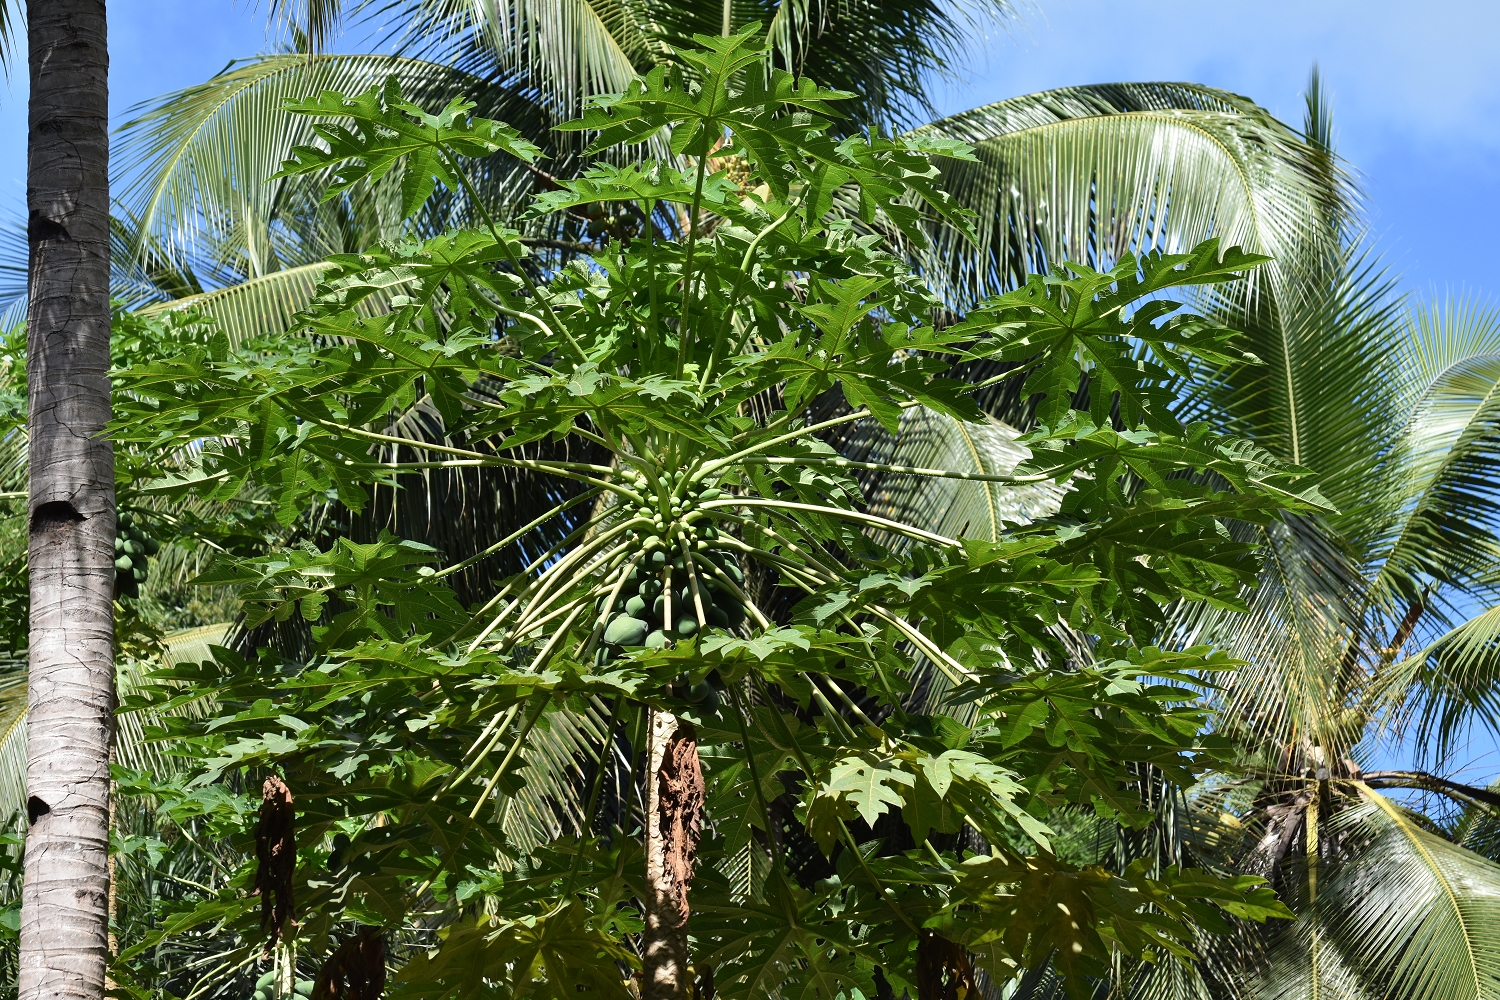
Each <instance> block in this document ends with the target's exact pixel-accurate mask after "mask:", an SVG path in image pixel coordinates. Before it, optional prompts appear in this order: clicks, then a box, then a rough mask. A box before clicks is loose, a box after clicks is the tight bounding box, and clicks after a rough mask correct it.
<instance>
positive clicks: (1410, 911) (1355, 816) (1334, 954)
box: [1259, 786, 1500, 1000]
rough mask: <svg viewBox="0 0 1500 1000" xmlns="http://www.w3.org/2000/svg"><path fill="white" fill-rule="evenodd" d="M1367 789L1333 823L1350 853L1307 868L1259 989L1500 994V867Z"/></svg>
mask: <svg viewBox="0 0 1500 1000" xmlns="http://www.w3.org/2000/svg"><path fill="white" fill-rule="evenodd" d="M1359 791H1360V795H1361V797H1362V799H1363V803H1362V804H1361V805H1360V806H1358V807H1355V808H1352V809H1349V810H1346V811H1344V812H1343V813H1341V814H1340V815H1339V816H1338V817H1336V818H1335V820H1334V821H1333V823H1332V824H1330V826H1331V830H1332V832H1333V833H1335V834H1336V835H1337V837H1338V839H1339V841H1340V843H1341V844H1342V845H1343V847H1344V849H1345V851H1344V856H1343V857H1342V859H1340V860H1338V861H1337V862H1333V861H1329V860H1326V859H1325V860H1322V861H1319V862H1318V864H1317V865H1316V868H1317V871H1316V874H1315V875H1314V874H1313V873H1312V872H1311V871H1309V873H1308V875H1306V876H1304V879H1303V883H1304V885H1305V887H1306V888H1305V894H1304V899H1303V904H1304V905H1303V908H1302V916H1301V918H1300V919H1299V920H1298V922H1297V924H1296V925H1295V927H1294V928H1293V929H1292V930H1291V932H1290V933H1288V934H1287V935H1286V936H1285V938H1284V939H1283V940H1282V941H1281V942H1279V944H1278V946H1277V947H1276V948H1275V949H1274V950H1273V951H1272V953H1271V956H1270V959H1271V960H1270V964H1269V968H1268V970H1267V972H1266V975H1265V977H1264V980H1263V982H1262V984H1261V987H1262V988H1261V991H1260V994H1259V995H1260V996H1262V997H1266V998H1273V997H1274V998H1278V1000H1280V998H1288V1000H1290V998H1291V997H1299V998H1300V997H1308V996H1328V997H1350V998H1354V997H1363V996H1366V995H1371V994H1374V995H1378V996H1381V997H1385V998H1390V1000H1428V998H1432V997H1445V998H1452V1000H1489V998H1494V997H1500V865H1496V864H1495V863H1494V862H1492V861H1489V860H1487V859H1485V858H1483V857H1480V856H1479V855H1477V854H1474V853H1472V852H1470V851H1467V850H1465V849H1464V848H1462V847H1459V846H1457V845H1456V844H1453V843H1451V842H1450V841H1448V840H1445V839H1443V838H1442V837H1440V836H1438V835H1437V834H1435V833H1433V832H1430V831H1429V830H1427V829H1424V828H1423V825H1422V824H1420V823H1419V822H1417V821H1416V820H1415V819H1414V818H1413V817H1412V816H1411V815H1410V814H1409V813H1407V812H1406V811H1405V810H1404V809H1403V808H1402V807H1401V806H1399V805H1398V804H1396V803H1395V802H1393V801H1391V800H1390V799H1387V798H1385V797H1384V796H1382V795H1380V794H1379V793H1377V792H1374V791H1372V790H1370V789H1369V788H1367V787H1364V786H1359ZM1314 894H1315V898H1313V897H1314ZM1320 991H1321V992H1320ZM1376 991H1378V992H1376Z"/></svg>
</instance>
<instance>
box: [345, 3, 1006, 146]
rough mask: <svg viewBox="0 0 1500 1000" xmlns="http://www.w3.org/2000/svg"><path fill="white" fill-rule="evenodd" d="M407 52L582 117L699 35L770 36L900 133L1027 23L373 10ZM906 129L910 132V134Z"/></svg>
mask: <svg viewBox="0 0 1500 1000" xmlns="http://www.w3.org/2000/svg"><path fill="white" fill-rule="evenodd" d="M361 6H362V8H363V9H364V10H365V11H366V13H367V15H368V16H369V17H370V18H371V19H372V20H374V21H378V22H383V23H386V24H394V25H397V26H398V27H397V28H396V29H395V30H394V31H392V32H390V33H389V35H390V38H391V40H393V41H394V42H395V43H396V45H397V46H398V48H399V50H400V51H402V52H405V53H407V54H412V55H420V56H422V57H424V58H428V59H432V60H433V61H436V62H443V63H447V64H449V65H454V66H458V67H460V68H462V69H464V70H467V71H469V72H472V73H475V74H477V75H480V76H485V77H492V76H496V75H499V76H508V77H514V78H517V79H524V80H526V81H527V82H528V84H529V85H530V86H531V87H533V88H535V89H536V91H537V92H538V93H539V94H541V95H542V98H543V100H544V102H545V103H546V104H547V106H548V107H550V108H552V109H553V110H554V111H555V113H557V114H559V115H561V116H564V117H572V116H575V115H577V114H578V113H579V111H580V110H581V109H582V107H583V105H584V102H585V101H586V100H587V99H588V98H590V97H593V96H596V95H599V94H610V93H616V92H619V91H622V90H624V89H625V87H626V85H627V84H628V83H629V82H630V80H632V79H633V78H634V76H635V74H636V73H644V72H646V71H648V70H650V69H651V68H652V67H654V66H658V65H662V64H664V63H670V62H673V61H675V60H676V55H675V51H676V49H677V48H678V47H681V46H691V45H692V44H693V43H692V37H693V35H694V34H706V35H720V34H724V33H728V32H733V31H738V30H740V29H742V28H744V27H745V26H747V25H749V24H752V23H759V24H761V25H763V26H765V27H766V28H767V30H768V36H769V42H770V46H769V50H768V58H769V59H770V61H771V62H772V63H774V64H775V65H778V66H781V67H783V68H786V69H789V70H791V71H792V72H793V73H796V74H797V75H799V76H801V75H804V74H805V75H808V76H811V77H813V78H815V79H817V80H819V81H820V82H821V83H822V84H823V85H824V86H828V87H833V88H836V89H840V90H845V91H848V92H850V93H851V95H852V97H851V99H850V100H849V102H848V104H849V107H848V109H847V111H848V114H849V116H850V120H851V121H861V122H873V123H877V124H879V125H882V126H885V127H887V128H890V127H897V128H899V127H905V126H906V125H911V124H916V123H917V122H919V121H922V120H923V119H925V118H929V117H931V116H932V115H933V114H935V113H936V112H935V111H934V110H933V102H932V86H933V84H934V83H935V82H937V81H938V80H940V79H942V78H944V77H947V76H952V75H953V66H954V65H955V64H956V63H957V62H958V61H959V58H960V56H961V55H962V54H963V52H964V50H965V49H967V48H969V47H970V46H972V44H973V42H974V40H975V39H976V38H978V37H982V36H983V35H984V33H985V32H986V31H987V30H988V29H991V28H993V27H995V26H997V25H999V24H1002V23H1004V22H1006V21H1008V20H1010V19H1012V18H1014V17H1015V16H1016V12H1017V5H1016V4H1014V3H1011V2H1010V0H967V2H959V3H951V2H949V3H945V2H940V0H864V2H861V3H839V2H833V0H686V2H670V3H669V2H664V0H563V2H556V0H508V2H506V3H503V4H502V3H483V4H480V3H473V2H471V0H390V2H385V3H378V2H374V0H370V2H367V3H364V4H362V5H361ZM903 123H905V124H903Z"/></svg>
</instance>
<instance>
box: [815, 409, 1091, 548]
mask: <svg viewBox="0 0 1500 1000" xmlns="http://www.w3.org/2000/svg"><path fill="white" fill-rule="evenodd" d="M1018 437H1020V432H1019V431H1017V430H1015V429H1014V428H1011V427H1009V426H1007V425H1006V424H1003V423H1001V422H1000V421H998V420H989V421H986V422H983V423H978V422H975V423H965V422H963V421H960V420H956V419H954V418H952V417H949V416H945V415H943V414H940V413H936V412H934V411H932V410H928V409H925V408H921V407H914V408H912V409H910V410H907V411H906V412H904V413H903V414H902V415H901V426H900V430H899V432H898V433H896V434H894V435H892V434H889V433H887V432H886V431H885V430H884V428H882V427H881V426H880V425H879V424H878V423H876V422H874V421H872V420H862V421H858V422H857V423H854V424H852V425H850V429H849V430H847V431H845V432H844V433H842V434H841V435H840V436H839V441H838V447H839V451H840V452H841V453H842V454H843V455H844V457H846V458H848V459H851V460H853V461H858V462H871V463H877V464H881V465H889V466H898V467H899V466H907V467H914V468H927V469H946V470H950V471H951V472H954V473H961V474H968V475H979V476H1008V475H1010V474H1011V473H1013V472H1014V471H1015V468H1016V466H1017V465H1019V464H1020V463H1021V462H1023V461H1025V460H1026V459H1028V458H1030V457H1031V452H1030V451H1029V450H1028V449H1027V448H1026V447H1025V446H1024V445H1021V444H1018V443H1017V441H1016V439H1017V438H1018ZM860 478H861V480H862V482H861V486H862V487H863V488H864V490H865V497H866V499H867V500H868V501H869V504H870V511H871V512H872V513H876V514H879V515H880V516H881V517H889V518H895V519H900V520H903V521H913V519H916V520H917V521H920V523H922V524H925V525H930V526H931V530H933V531H936V532H939V533H940V534H943V535H947V536H949V537H953V538H959V537H962V538H981V539H984V540H986V541H999V540H1000V537H1001V534H1002V532H1003V531H1004V530H1005V525H1006V524H1007V523H1008V524H1028V523H1030V522H1031V521H1034V520H1036V519H1037V518H1039V517H1045V516H1047V515H1049V514H1053V513H1055V512H1056V511H1057V507H1058V504H1059V503H1060V501H1061V497H1062V493H1063V489H1062V488H1061V487H1059V486H1058V485H1057V484H1056V483H1052V482H1046V483H1033V484H1025V485H1011V484H1005V483H996V482H984V481H979V480H971V479H962V478H957V477H956V476H955V477H952V478H930V477H924V476H908V475H902V474H899V473H882V472H870V473H867V474H865V475H863V476H861V477H860ZM913 523H916V521H913Z"/></svg>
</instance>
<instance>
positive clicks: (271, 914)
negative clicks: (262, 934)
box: [255, 775, 297, 953]
mask: <svg viewBox="0 0 1500 1000" xmlns="http://www.w3.org/2000/svg"><path fill="white" fill-rule="evenodd" d="M255 860H256V863H257V867H256V869H255V895H257V896H259V897H260V929H261V930H263V931H269V932H270V935H271V936H270V939H269V940H268V941H267V942H266V951H267V953H269V952H270V950H271V948H272V947H274V946H275V944H276V942H277V941H278V940H280V938H281V935H282V934H284V933H285V932H286V928H287V925H288V924H290V923H293V922H294V921H293V915H294V904H293V900H292V876H293V874H294V873H295V872H296V870H297V814H296V811H295V810H294V809H293V808H292V790H291V789H290V788H288V787H287V786H286V782H284V781H282V780H281V779H280V778H278V777H276V776H275V775H272V776H271V777H269V778H267V779H266V783H265V784H264V785H263V786H262V787H261V795H260V822H259V823H257V824H255Z"/></svg>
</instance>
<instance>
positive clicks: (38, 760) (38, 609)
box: [17, 0, 115, 1000]
mask: <svg viewBox="0 0 1500 1000" xmlns="http://www.w3.org/2000/svg"><path fill="white" fill-rule="evenodd" d="M27 19H28V31H27V42H28V56H29V61H30V70H31V108H30V122H29V138H28V142H29V148H28V157H27V191H26V199H27V209H28V219H27V239H28V242H29V244H30V250H31V260H30V273H29V286H30V287H29V293H30V311H29V313H28V324H29V325H28V329H29V341H28V346H27V382H28V386H29V390H30V428H29V433H30V465H31V494H30V505H29V514H30V560H31V562H30V573H31V640H30V641H31V664H30V695H29V703H30V707H29V713H30V714H29V719H28V723H27V726H28V739H27V748H26V784H27V820H28V824H29V825H28V829H27V836H26V856H25V883H24V886H23V888H22V893H21V940H20V970H19V982H18V984H17V985H18V998H19V1000H42V998H47V1000H63V998H69V1000H71V998H77V1000H97V998H99V997H100V996H101V995H102V994H103V992H104V988H105V969H106V967H107V964H108V956H109V936H108V935H109V868H108V855H109V850H108V847H109V750H110V745H111V742H112V740H113V737H114V724H113V723H114V718H113V709H114V662H113V646H114V614H113V612H114V606H113V602H112V600H111V590H112V587H113V583H114V537H115V497H114V459H113V455H112V453H111V451H110V447H109V444H108V442H107V441H105V440H104V438H103V436H102V434H103V431H104V428H105V425H106V424H107V423H108V422H109V414H110V390H109V131H108V126H109V90H108V72H109V58H108V51H107V46H106V37H105V15H104V2H103V0H28V3H27Z"/></svg>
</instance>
